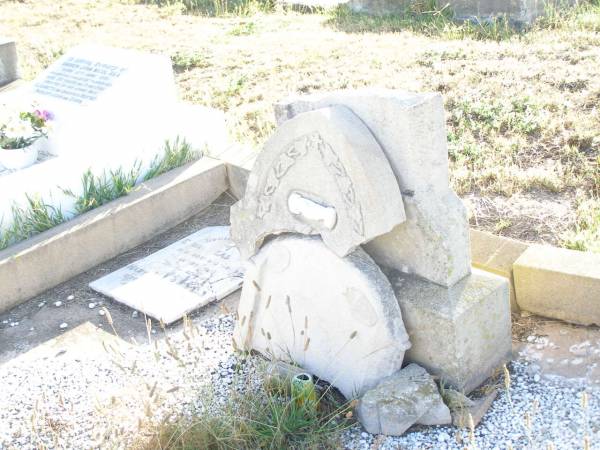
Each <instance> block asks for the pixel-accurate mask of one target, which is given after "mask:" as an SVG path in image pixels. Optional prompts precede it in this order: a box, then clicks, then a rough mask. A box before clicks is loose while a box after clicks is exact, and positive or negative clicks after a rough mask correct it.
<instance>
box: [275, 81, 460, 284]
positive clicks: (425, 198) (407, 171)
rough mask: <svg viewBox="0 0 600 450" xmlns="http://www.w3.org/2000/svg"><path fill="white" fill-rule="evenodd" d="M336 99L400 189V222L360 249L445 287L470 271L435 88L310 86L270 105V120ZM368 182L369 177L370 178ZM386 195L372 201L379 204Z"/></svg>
mask: <svg viewBox="0 0 600 450" xmlns="http://www.w3.org/2000/svg"><path fill="white" fill-rule="evenodd" d="M334 105H342V106H346V107H347V108H349V109H351V110H352V111H353V112H354V113H355V114H356V115H357V116H358V117H359V118H360V119H361V120H362V121H363V122H364V123H365V124H366V125H367V127H368V128H369V130H370V131H371V133H372V134H373V136H374V137H375V139H377V142H378V143H379V144H380V145H381V148H382V150H383V152H384V153H385V156H386V157H387V160H388V162H389V164H390V166H391V168H392V170H393V171H394V174H395V176H396V179H397V182H398V185H399V186H400V190H401V192H402V198H403V201H404V209H405V211H406V221H405V222H403V223H401V224H400V225H398V226H396V227H395V228H394V229H393V230H392V231H391V232H389V233H386V234H384V235H382V236H380V237H378V238H376V239H374V240H373V241H371V242H370V243H369V244H368V245H367V246H366V247H365V249H366V250H367V252H368V253H369V254H370V255H371V256H372V257H373V259H374V260H375V261H376V262H377V263H378V264H381V265H384V266H389V267H393V268H395V269H398V270H401V271H403V272H409V273H415V274H417V275H419V276H421V277H423V278H426V279H428V280H431V281H433V282H434V283H438V284H441V285H442V286H452V285H453V284H454V283H456V282H457V281H458V280H460V279H461V278H464V277H465V276H467V275H468V274H469V273H470V270H471V258H470V251H469V224H468V221H467V213H466V209H465V207H464V205H463V204H462V202H461V201H460V199H459V198H458V197H457V196H456V194H455V193H454V192H453V191H452V189H450V185H449V174H448V149H447V145H446V123H445V119H444V107H443V103H442V98H441V96H440V95H439V94H413V93H408V92H402V91H393V90H385V89H364V90H356V91H339V92H329V93H327V92H326V93H318V94H314V95H307V96H299V97H293V98H290V99H288V100H285V101H283V102H281V103H280V104H278V105H276V106H275V115H276V118H277V123H278V124H280V125H281V124H283V123H284V122H285V121H287V120H289V119H291V118H293V117H295V116H297V115H298V114H301V113H304V112H307V111H312V110H315V109H319V108H326V107H331V106H334ZM368 182H375V180H374V179H370V180H368ZM387 200H388V198H387V196H382V197H381V198H380V199H379V203H381V204H383V205H386V204H387Z"/></svg>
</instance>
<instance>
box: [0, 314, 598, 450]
mask: <svg viewBox="0 0 600 450" xmlns="http://www.w3.org/2000/svg"><path fill="white" fill-rule="evenodd" d="M192 323H193V326H184V327H179V329H177V330H175V331H169V332H168V338H167V339H165V338H162V339H160V340H159V339H155V341H154V342H153V344H152V345H148V343H146V344H144V345H140V346H137V347H135V346H130V347H129V346H128V347H126V348H123V349H117V350H116V351H112V350H109V352H108V353H109V354H110V357H104V358H98V357H95V358H92V357H91V358H87V359H86V358H82V359H78V360H73V359H61V358H58V357H57V358H48V359H46V360H44V361H36V362H35V364H32V363H31V362H27V361H23V362H19V363H16V364H7V365H5V366H2V367H0V380H2V391H1V392H2V395H1V396H0V448H1V449H36V448H40V447H42V446H45V447H46V448H68V449H81V448H128V447H129V446H131V443H132V442H133V441H134V440H136V439H138V438H139V436H140V433H143V431H141V430H144V429H145V428H144V426H143V425H142V424H143V423H144V421H147V418H148V417H151V418H152V420H155V421H159V420H162V419H164V418H166V417H173V416H175V415H178V414H185V415H189V414H193V413H194V411H196V410H202V408H204V407H205V406H206V401H205V400H206V399H204V398H203V397H202V396H203V395H204V394H203V393H206V392H210V395H211V396H212V397H211V401H212V402H213V403H214V404H215V405H216V406H218V405H219V404H223V402H225V401H226V399H227V397H228V393H229V391H230V386H231V385H232V383H234V382H236V380H239V379H244V380H246V382H248V381H249V382H250V383H253V382H256V383H258V382H259V375H258V373H259V370H257V367H258V365H259V364H260V363H259V361H260V359H259V358H248V359H246V360H245V361H240V360H239V359H238V358H237V357H236V355H235V354H234V353H233V349H232V348H231V334H232V331H233V316H232V315H231V314H222V315H220V316H218V317H216V318H211V319H205V320H202V318H201V317H199V318H196V319H194V320H193V322H192ZM161 333H162V331H160V330H159V331H158V332H156V333H155V334H152V335H151V336H153V337H155V338H156V337H157V336H160V335H161ZM511 372H512V375H511V389H510V400H511V401H510V402H509V397H508V395H507V393H506V392H505V391H503V392H501V393H500V395H499V396H498V398H497V400H496V401H495V402H494V404H493V405H492V407H491V409H490V410H489V411H488V413H487V414H486V416H485V417H484V418H483V420H482V421H481V423H480V425H479V426H478V427H477V428H476V430H475V435H474V442H475V444H476V446H477V447H478V448H480V449H505V448H510V446H512V448H514V449H520V448H542V449H546V448H547V443H548V442H553V443H554V445H555V448H556V449H576V448H583V436H584V434H585V433H586V432H585V430H588V431H587V434H588V435H589V436H590V438H591V447H590V448H593V449H595V448H598V449H600V391H598V390H596V391H589V392H588V409H587V415H586V414H584V412H583V408H582V406H581V393H582V392H583V389H584V388H583V387H582V386H580V385H574V384H572V383H570V382H568V381H567V380H564V379H559V378H554V379H546V378H540V377H539V376H536V374H535V373H534V371H533V370H531V367H530V366H529V365H528V364H527V363H525V362H519V361H516V362H513V363H512V364H511ZM527 414H528V415H529V417H530V422H531V426H530V428H529V429H528V428H527V427H526V426H525V423H526V420H525V417H526V415H527ZM470 443H471V440H470V438H469V433H468V431H467V430H459V429H457V428H455V427H429V428H425V427H420V428H419V429H416V430H414V431H411V432H408V433H407V434H405V435H404V436H401V437H384V436H373V435H370V434H368V433H365V432H364V431H362V429H361V428H360V426H358V425H356V426H354V427H352V428H351V429H349V430H347V431H346V432H344V434H343V437H342V442H341V443H340V448H347V449H370V450H371V449H434V448H435V449H439V448H444V449H463V448H465V447H468V446H469V444H470Z"/></svg>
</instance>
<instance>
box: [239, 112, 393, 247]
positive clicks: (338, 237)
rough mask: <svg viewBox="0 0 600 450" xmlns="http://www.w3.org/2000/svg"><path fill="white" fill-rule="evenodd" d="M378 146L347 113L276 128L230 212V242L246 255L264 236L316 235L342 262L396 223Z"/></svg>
mask: <svg viewBox="0 0 600 450" xmlns="http://www.w3.org/2000/svg"><path fill="white" fill-rule="evenodd" d="M404 220H405V213H404V206H403V202H402V195H401V194H400V188H399V187H398V183H397V181H396V178H395V176H394V173H393V172H392V169H391V167H390V165H389V163H388V161H387V159H386V156H385V154H384V153H383V151H382V149H381V147H380V146H379V144H378V143H377V141H376V139H375V138H374V137H373V135H372V134H371V132H370V131H369V129H368V128H367V127H366V126H365V124H364V123H363V122H362V121H361V120H360V119H359V118H358V117H357V116H356V115H355V114H354V113H352V111H350V110H349V109H348V108H345V107H342V106H336V107H331V108H323V109H320V110H316V111H311V112H307V113H305V114H300V115H298V116H297V117H295V118H294V119H292V120H289V121H287V122H286V123H284V124H282V125H281V126H280V127H278V128H277V130H276V132H275V134H274V135H273V136H272V137H271V138H270V139H269V140H268V142H267V143H266V144H265V148H264V149H263V150H262V152H261V153H260V154H259V156H258V157H257V159H256V162H255V163H254V167H253V168H252V172H251V173H250V176H249V178H248V184H247V186H246V191H245V194H244V198H243V199H242V200H241V201H240V202H238V203H237V204H235V205H234V206H233V207H232V208H231V230H232V239H233V240H234V242H235V243H236V245H237V246H238V248H239V249H240V253H241V255H242V257H243V258H248V257H251V256H252V255H254V254H255V253H256V251H257V250H258V248H260V246H261V245H262V242H263V240H264V239H265V238H266V237H267V236H269V235H271V234H281V233H284V232H296V233H301V234H307V235H316V234H318V235H320V236H321V237H322V239H323V242H324V243H325V244H326V245H327V246H328V247H329V248H330V249H331V250H333V251H334V252H335V253H336V254H337V255H338V256H340V257H343V256H346V255H348V254H349V253H350V252H352V251H353V250H354V249H355V248H356V247H357V246H359V245H360V244H364V243H366V242H368V241H370V240H372V239H373V238H376V237H377V236H380V235H382V234H385V233H387V232H389V231H391V230H392V229H393V228H394V227H395V226H397V225H399V224H400V223H402V222H404Z"/></svg>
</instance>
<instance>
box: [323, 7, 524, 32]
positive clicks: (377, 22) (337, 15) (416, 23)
mask: <svg viewBox="0 0 600 450" xmlns="http://www.w3.org/2000/svg"><path fill="white" fill-rule="evenodd" d="M428 3H429V4H428V5H424V6H422V7H420V8H410V9H407V10H406V11H404V13H402V14H394V15H391V14H390V15H383V16H373V15H369V14H364V13H357V12H353V11H352V10H351V9H350V8H349V7H348V6H346V5H340V6H338V7H337V8H335V9H333V10H332V11H331V12H330V17H329V19H328V21H327V23H328V24H329V25H330V26H332V27H334V28H336V29H338V30H340V31H344V32H348V33H397V32H401V31H411V32H413V33H418V34H423V35H425V36H439V37H442V38H444V39H452V40H455V39H459V40H460V39H466V38H470V39H476V40H494V41H501V40H506V39H510V38H511V37H513V36H515V35H517V34H519V30H517V29H516V28H515V27H513V26H511V24H510V22H509V21H508V19H506V18H504V17H499V18H496V19H493V20H490V21H485V22H479V21H464V22H457V21H455V20H454V19H453V13H452V11H451V9H450V8H448V7H441V8H440V7H437V6H436V5H435V2H428ZM431 3H433V4H431ZM417 4H419V2H417Z"/></svg>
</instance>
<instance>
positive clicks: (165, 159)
mask: <svg viewBox="0 0 600 450" xmlns="http://www.w3.org/2000/svg"><path fill="white" fill-rule="evenodd" d="M201 156H202V152H199V151H196V150H193V149H192V147H191V146H190V144H188V142H187V141H186V140H185V139H183V140H181V141H180V140H179V137H177V138H176V139H175V140H174V141H173V143H171V142H170V141H166V142H165V147H164V151H163V154H162V155H159V156H156V157H155V158H154V160H153V161H152V163H151V164H150V168H149V169H148V172H146V175H144V181H147V180H150V179H151V178H154V177H157V176H159V175H162V174H163V173H165V172H168V171H169V170H172V169H175V168H177V167H180V166H183V165H184V164H187V163H189V162H192V161H195V160H196V159H198V158H200V157H201Z"/></svg>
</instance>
